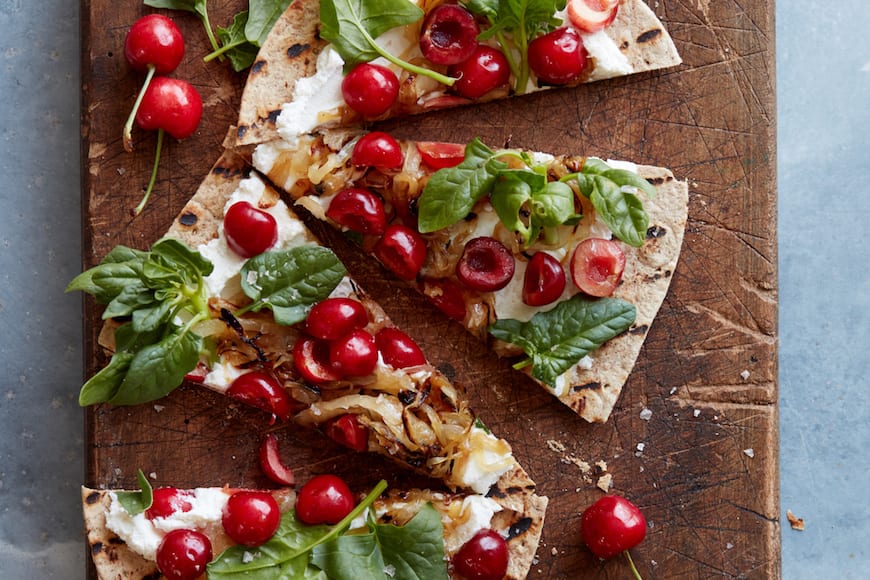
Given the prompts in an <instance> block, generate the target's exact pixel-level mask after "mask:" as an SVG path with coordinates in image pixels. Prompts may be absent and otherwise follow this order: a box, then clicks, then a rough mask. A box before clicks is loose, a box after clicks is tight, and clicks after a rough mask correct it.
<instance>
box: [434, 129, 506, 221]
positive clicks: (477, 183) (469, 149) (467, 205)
mask: <svg viewBox="0 0 870 580" xmlns="http://www.w3.org/2000/svg"><path fill="white" fill-rule="evenodd" d="M493 156H494V152H493V151H492V149H490V148H489V147H487V146H486V145H484V144H483V142H482V141H481V140H480V139H477V138H475V139H474V140H473V141H472V142H471V143H469V144H468V145H467V146H466V147H465V158H464V159H463V160H462V163H460V164H459V165H457V166H455V167H446V168H444V169H439V170H438V171H436V172H435V173H434V174H432V176H431V177H430V178H429V181H428V182H426V186H425V187H424V188H423V193H422V194H421V195H420V198H419V201H418V205H417V207H418V210H419V213H418V216H417V217H418V229H419V230H420V232H421V233H429V232H434V231H437V230H440V229H442V228H446V227H448V226H451V225H453V224H454V223H456V222H458V221H459V220H461V219H463V218H465V216H467V215H468V213H469V212H470V211H471V209H472V208H473V207H474V204H475V203H477V201H478V200H479V199H481V198H482V197H483V196H484V195H486V194H487V193H488V192H489V190H490V189H491V188H492V187H493V184H494V183H495V178H496V171H498V170H499V169H502V168H503V165H504V164H501V163H497V162H496V163H490V162H491V161H493Z"/></svg>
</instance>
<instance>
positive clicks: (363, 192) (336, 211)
mask: <svg viewBox="0 0 870 580" xmlns="http://www.w3.org/2000/svg"><path fill="white" fill-rule="evenodd" d="M326 217H328V218H329V219H331V220H332V221H334V222H335V223H337V224H339V225H341V226H344V227H346V228H347V229H349V230H350V231H352V232H356V233H358V234H363V235H367V236H380V235H382V234H383V233H384V230H385V229H386V228H387V214H386V212H385V211H384V204H383V202H382V201H381V200H380V199H379V198H378V196H376V195H375V194H374V193H372V192H371V191H369V190H368V189H365V188H362V187H348V188H347V189H343V190H341V191H340V192H338V194H337V195H336V196H335V197H333V198H332V200H330V202H329V207H328V208H327V209H326Z"/></svg>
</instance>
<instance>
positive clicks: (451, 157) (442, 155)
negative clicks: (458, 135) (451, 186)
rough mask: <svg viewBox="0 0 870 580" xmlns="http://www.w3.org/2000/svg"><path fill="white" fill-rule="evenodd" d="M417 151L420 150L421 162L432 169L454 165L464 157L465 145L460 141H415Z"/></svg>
mask: <svg viewBox="0 0 870 580" xmlns="http://www.w3.org/2000/svg"><path fill="white" fill-rule="evenodd" d="M417 151H419V152H420V156H421V157H422V158H423V163H425V164H426V165H428V166H429V167H431V168H432V169H443V168H445V167H456V166H457V165H459V164H460V163H462V160H463V159H465V145H463V144H462V143H441V142H439V141H417Z"/></svg>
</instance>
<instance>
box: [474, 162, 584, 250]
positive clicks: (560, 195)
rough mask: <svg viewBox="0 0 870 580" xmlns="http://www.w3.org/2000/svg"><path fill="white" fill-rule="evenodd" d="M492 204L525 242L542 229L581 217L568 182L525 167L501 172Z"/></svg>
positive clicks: (547, 230) (548, 230)
mask: <svg viewBox="0 0 870 580" xmlns="http://www.w3.org/2000/svg"><path fill="white" fill-rule="evenodd" d="M490 203H491V204H492V207H493V208H494V209H495V211H496V213H497V214H498V218H499V219H500V220H501V222H502V223H503V224H504V225H505V226H506V227H507V228H508V229H510V230H511V231H512V232H517V233H518V234H520V235H522V236H523V240H524V241H523V243H524V244H526V245H528V244H529V242H530V241H532V240H535V239H537V237H538V234H539V233H540V232H541V230H542V229H543V230H544V231H545V232H547V233H550V232H553V230H552V228H555V227H557V226H560V225H562V224H564V223H566V222H569V221H571V220H573V219H576V218H579V217H580V216H579V215H578V214H576V213H575V212H574V191H573V190H572V189H571V188H570V187H569V186H568V185H567V184H565V183H560V182H558V181H552V182H548V181H547V176H546V175H544V174H541V173H537V172H535V171H528V170H524V169H515V170H509V171H502V172H501V173H500V174H499V176H498V181H497V182H496V184H495V187H494V188H493V190H492V194H491V197H490ZM553 233H554V232H553ZM548 241H551V240H548Z"/></svg>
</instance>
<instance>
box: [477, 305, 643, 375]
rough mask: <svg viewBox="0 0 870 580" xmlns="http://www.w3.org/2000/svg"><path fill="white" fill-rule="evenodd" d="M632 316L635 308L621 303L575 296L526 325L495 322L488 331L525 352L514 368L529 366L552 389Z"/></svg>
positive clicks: (622, 329) (625, 326)
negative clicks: (557, 380) (561, 376)
mask: <svg viewBox="0 0 870 580" xmlns="http://www.w3.org/2000/svg"><path fill="white" fill-rule="evenodd" d="M635 317H636V310H635V307H634V305H632V304H630V303H628V302H626V301H624V300H620V299H618V298H600V299H597V300H589V299H587V298H584V297H583V296H581V295H579V294H578V295H575V296H574V297H573V298H571V299H570V300H568V301H565V302H562V303H560V304H559V305H558V306H556V307H555V308H553V309H552V310H549V311H546V312H539V313H537V314H535V316H533V317H532V319H531V320H529V321H528V322H520V321H518V320H513V319H504V320H498V321H496V323H495V324H493V325H492V326H490V327H489V332H490V334H492V335H493V336H494V337H495V338H497V339H499V340H503V341H505V342H509V343H511V344H515V345H517V346H519V347H520V348H522V349H523V350H524V351H525V353H526V356H527V357H528V358H527V359H525V360H523V361H520V363H518V364H517V365H515V367H516V368H522V367H524V366H527V365H528V364H531V365H532V376H533V377H535V378H536V379H538V380H539V381H541V382H543V383H544V384H547V385H550V386H551V387H553V386H555V384H556V379H557V378H558V377H559V375H561V374H562V373H564V372H565V371H567V370H568V369H569V368H571V367H572V366H573V365H575V364H577V362H579V361H580V359H581V358H583V357H584V356H586V355H587V354H589V353H590V352H592V351H594V350H595V349H597V348H599V347H600V346H601V345H602V344H604V343H605V342H607V341H608V340H610V339H611V338H614V337H615V336H618V335H620V334H621V333H623V332H625V331H626V330H628V329H629V328H630V327H631V325H632V324H633V323H634V320H635Z"/></svg>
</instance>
